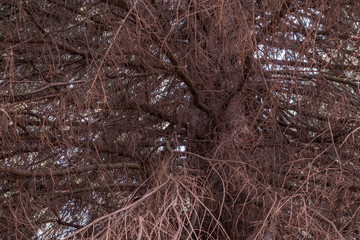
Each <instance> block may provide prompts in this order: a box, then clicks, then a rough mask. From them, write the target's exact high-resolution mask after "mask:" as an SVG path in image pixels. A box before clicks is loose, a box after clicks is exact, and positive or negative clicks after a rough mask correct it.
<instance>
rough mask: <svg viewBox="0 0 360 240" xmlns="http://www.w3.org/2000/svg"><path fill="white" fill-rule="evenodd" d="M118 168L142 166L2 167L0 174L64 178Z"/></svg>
mask: <svg viewBox="0 0 360 240" xmlns="http://www.w3.org/2000/svg"><path fill="white" fill-rule="evenodd" d="M117 168H128V169H140V165H139V164H137V163H105V164H93V165H88V166H83V167H76V168H67V169H58V170H52V169H49V168H47V169H46V168H44V169H34V170H25V169H17V168H13V167H8V166H0V172H3V173H10V174H13V175H17V176H21V177H44V176H45V177H51V176H64V175H69V174H79V173H83V172H88V171H92V170H111V169H117Z"/></svg>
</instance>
